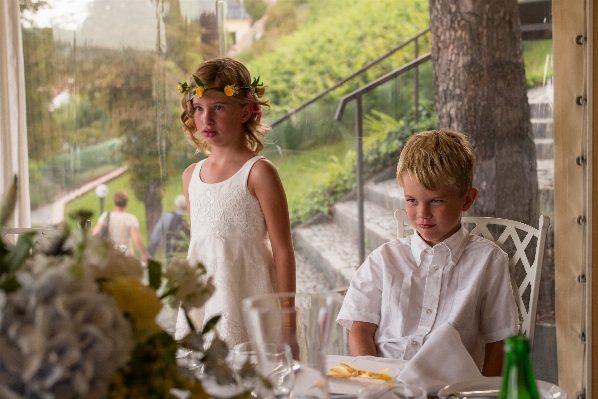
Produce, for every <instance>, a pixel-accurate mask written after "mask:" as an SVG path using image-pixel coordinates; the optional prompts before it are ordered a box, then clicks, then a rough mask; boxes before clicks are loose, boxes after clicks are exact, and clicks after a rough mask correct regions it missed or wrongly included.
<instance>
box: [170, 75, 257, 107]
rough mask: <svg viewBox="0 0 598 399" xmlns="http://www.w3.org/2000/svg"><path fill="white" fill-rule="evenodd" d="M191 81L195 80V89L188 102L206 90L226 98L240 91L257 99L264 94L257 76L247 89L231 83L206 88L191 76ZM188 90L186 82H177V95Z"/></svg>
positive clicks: (200, 95) (195, 77)
mask: <svg viewBox="0 0 598 399" xmlns="http://www.w3.org/2000/svg"><path fill="white" fill-rule="evenodd" d="M193 80H195V84H196V85H197V87H196V88H195V89H194V90H191V93H189V99H188V101H191V100H192V99H193V97H194V96H197V97H202V96H203V94H204V93H205V92H206V91H208V90H216V91H219V92H221V93H224V94H226V95H227V96H228V97H232V96H234V95H235V94H237V93H239V91H241V90H245V91H248V92H250V93H251V94H253V95H254V96H257V97H258V98H261V97H262V96H263V95H264V94H265V93H266V87H265V86H264V84H263V83H262V82H260V77H259V76H258V77H257V78H254V79H253V82H251V85H249V86H248V87H239V86H237V85H236V84H234V83H233V84H230V85H226V86H224V87H210V88H206V86H205V85H204V84H203V82H202V81H201V80H200V79H199V78H198V77H197V76H195V75H193ZM189 90H190V87H189V85H188V84H187V82H183V83H180V82H179V94H183V93H186V92H187V91H189Z"/></svg>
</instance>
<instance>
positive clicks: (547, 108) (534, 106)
mask: <svg viewBox="0 0 598 399" xmlns="http://www.w3.org/2000/svg"><path fill="white" fill-rule="evenodd" d="M529 111H530V115H531V118H532V119H534V118H540V119H543V118H552V115H553V106H552V104H551V103H550V100H547V99H538V100H535V101H533V102H531V101H530V103H529Z"/></svg>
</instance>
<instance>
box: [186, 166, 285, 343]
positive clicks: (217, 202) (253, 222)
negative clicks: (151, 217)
mask: <svg viewBox="0 0 598 399" xmlns="http://www.w3.org/2000/svg"><path fill="white" fill-rule="evenodd" d="M263 158H264V157H262V156H255V157H253V158H251V159H250V160H249V161H247V162H246V163H245V165H243V167H241V169H239V170H238V171H237V173H235V174H234V175H233V176H232V177H230V178H228V179H227V180H225V181H223V182H220V183H214V184H207V183H204V182H202V181H201V179H200V177H199V172H200V170H201V166H202V165H203V163H204V161H205V160H203V161H200V162H198V163H197V165H196V166H195V169H194V171H193V176H192V177H191V180H190V182H189V208H190V212H189V213H190V219H191V229H192V231H191V242H190V245H189V253H188V256H187V259H188V260H189V261H190V262H192V263H193V262H201V263H203V264H204V265H205V266H206V269H207V271H208V273H209V274H210V275H211V276H213V277H214V285H215V287H216V289H215V292H214V295H213V296H212V297H211V298H210V300H209V301H208V302H207V303H206V305H205V307H204V312H205V316H203V318H202V315H200V313H204V312H196V313H195V314H194V316H193V319H194V320H193V321H194V323H195V327H196V328H198V329H199V328H201V327H202V326H203V324H204V323H205V322H206V321H208V320H209V319H210V318H211V317H213V316H215V315H218V314H220V315H221V316H222V317H221V319H220V321H219V322H218V324H217V326H216V329H217V331H218V335H219V336H220V338H222V339H224V340H225V341H226V342H227V344H228V345H229V347H231V348H232V346H234V345H236V344H238V343H240V342H244V341H247V340H249V337H248V335H247V332H246V329H245V323H244V320H243V311H242V307H241V301H242V300H243V299H244V298H247V297H250V296H253V295H259V294H266V293H270V292H274V291H275V290H276V274H275V267H274V258H273V256H272V248H271V246H270V242H269V241H268V238H267V230H266V222H265V219H264V214H263V213H262V209H261V207H260V204H259V202H258V200H257V198H255V197H254V196H253V195H252V194H251V193H250V192H249V190H248V188H247V178H248V176H249V172H250V171H251V168H252V167H253V165H254V164H255V162H257V161H259V160H260V159H263Z"/></svg>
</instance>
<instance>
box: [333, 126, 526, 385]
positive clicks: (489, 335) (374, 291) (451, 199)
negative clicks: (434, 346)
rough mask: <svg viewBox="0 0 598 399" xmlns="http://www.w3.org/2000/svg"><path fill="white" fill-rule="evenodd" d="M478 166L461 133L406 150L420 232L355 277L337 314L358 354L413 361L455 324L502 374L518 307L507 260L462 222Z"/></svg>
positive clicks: (410, 198)
mask: <svg viewBox="0 0 598 399" xmlns="http://www.w3.org/2000/svg"><path fill="white" fill-rule="evenodd" d="M474 166H475V155H474V153H473V148H472V147H471V144H470V143H469V141H468V140H467V137H466V136H465V135H463V134H461V133H458V132H454V131H451V130H446V129H443V130H433V131H429V132H423V133H418V134H415V135H413V136H411V138H410V139H409V141H408V142H407V144H406V145H405V148H404V149H403V151H402V152H401V156H400V158H399V163H398V166H397V180H398V182H399V185H400V186H402V187H403V191H404V193H405V204H406V205H405V207H406V211H407V217H408V218H409V222H410V223H411V225H412V226H413V227H414V229H415V233H414V234H413V235H411V236H408V237H406V238H400V239H397V240H393V241H390V242H388V243H386V244H384V245H381V246H380V247H378V248H377V249H375V250H374V251H373V252H372V253H371V254H370V256H369V257H368V258H367V259H366V260H365V261H364V262H363V264H362V265H361V266H360V268H359V269H358V270H357V272H356V273H355V275H354V276H353V279H352V280H351V284H350V286H349V289H348V290H347V293H346V295H345V299H344V302H343V306H342V308H341V310H340V312H339V314H338V317H337V321H338V322H339V323H340V324H341V325H342V326H344V327H346V328H348V329H349V330H350V331H349V351H350V352H351V355H353V356H364V355H372V356H380V357H389V358H394V359H405V360H409V359H411V358H412V357H413V356H414V355H415V353H416V352H417V351H418V350H419V349H420V348H421V347H422V345H423V344H424V342H425V341H426V338H427V337H428V336H429V335H430V333H431V332H432V331H434V330H435V329H437V328H439V327H440V326H442V325H444V323H447V322H448V323H451V324H452V325H453V327H454V328H455V329H456V330H457V331H458V333H459V335H460V337H461V341H462V342H463V345H464V346H465V348H466V349H467V351H468V352H469V354H470V355H471V357H472V358H473V359H474V361H475V362H476V364H477V365H478V367H479V368H480V369H481V371H482V374H483V375H485V376H497V375H500V374H501V371H502V360H503V352H502V349H503V343H504V342H503V341H504V340H505V339H506V338H508V337H510V336H512V335H515V334H517V331H518V313H517V305H516V304H515V298H514V296H513V291H512V287H511V281H510V277H509V267H508V256H507V254H506V253H505V252H504V251H502V250H501V249H500V247H498V245H496V244H495V243H493V242H491V241H489V240H486V239H485V238H482V237H480V236H477V235H472V234H470V233H469V232H468V231H467V230H466V229H465V228H464V227H463V226H462V224H461V215H462V212H465V211H467V210H468V209H469V208H470V207H471V206H472V205H473V202H474V201H475V199H476V197H477V195H478V190H477V189H476V188H473V187H472V184H473V173H474ZM443 350H446V351H449V350H451V348H450V347H447V348H438V351H443Z"/></svg>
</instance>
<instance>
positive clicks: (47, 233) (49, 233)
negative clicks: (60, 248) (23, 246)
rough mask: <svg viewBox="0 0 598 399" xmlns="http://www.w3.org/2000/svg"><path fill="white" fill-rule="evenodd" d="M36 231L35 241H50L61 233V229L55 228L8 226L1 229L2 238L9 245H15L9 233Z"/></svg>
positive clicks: (0, 237) (0, 235)
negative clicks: (9, 237)
mask: <svg viewBox="0 0 598 399" xmlns="http://www.w3.org/2000/svg"><path fill="white" fill-rule="evenodd" d="M30 232H34V233H36V234H35V237H34V238H33V242H38V243H44V244H46V243H48V242H49V239H48V238H51V237H58V236H59V235H60V234H61V231H60V230H54V229H36V228H27V227H6V228H3V229H0V239H1V240H2V241H3V242H4V243H5V244H6V245H9V246H12V245H14V244H13V243H12V242H11V241H10V240H9V239H8V237H7V236H9V235H19V234H24V233H30Z"/></svg>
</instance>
